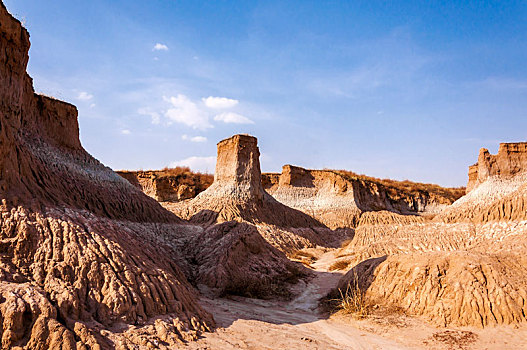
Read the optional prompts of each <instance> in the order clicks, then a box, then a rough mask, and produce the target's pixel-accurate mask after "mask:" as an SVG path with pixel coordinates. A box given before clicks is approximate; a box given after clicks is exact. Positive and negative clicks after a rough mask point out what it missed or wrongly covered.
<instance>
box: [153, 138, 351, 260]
mask: <svg viewBox="0 0 527 350" xmlns="http://www.w3.org/2000/svg"><path fill="white" fill-rule="evenodd" d="M259 156H260V151H259V149H258V146H257V140H256V138H255V137H252V136H249V135H234V136H233V137H231V138H229V139H226V140H223V141H221V142H219V143H218V160H217V164H216V172H215V175H214V183H213V184H212V185H211V186H210V187H209V188H208V189H207V190H205V191H204V192H202V193H200V194H199V195H198V196H197V197H196V198H194V199H192V200H190V201H185V202H180V203H170V204H168V203H164V204H163V205H164V206H165V207H166V208H168V209H169V210H171V211H173V212H174V213H176V214H177V215H178V216H180V217H182V218H185V219H188V220H190V221H191V222H192V223H196V224H200V225H204V226H208V225H212V224H215V223H221V222H227V221H233V220H234V221H239V222H247V223H251V224H254V225H257V226H258V230H259V231H260V233H261V234H262V236H263V237H264V238H265V239H266V240H268V241H269V242H270V243H271V244H273V245H274V246H276V247H278V248H279V249H281V250H283V251H286V252H292V251H293V250H295V249H299V248H304V247H314V246H316V245H324V246H328V245H331V244H333V245H335V244H336V242H337V241H338V240H340V239H341V238H342V237H343V236H345V235H347V234H350V232H346V231H338V232H334V231H331V230H330V229H328V228H327V227H325V226H324V225H323V224H322V223H320V222H318V221H317V220H315V219H314V218H312V217H311V216H309V215H307V214H305V213H303V212H301V211H299V210H296V209H293V208H290V207H288V206H285V205H284V204H282V203H280V202H278V201H276V200H275V199H274V198H273V197H271V196H270V195H269V194H268V193H267V192H265V191H264V189H263V186H262V181H261V179H262V175H261V171H260V160H259Z"/></svg>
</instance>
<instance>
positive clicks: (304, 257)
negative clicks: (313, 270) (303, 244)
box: [288, 250, 317, 265]
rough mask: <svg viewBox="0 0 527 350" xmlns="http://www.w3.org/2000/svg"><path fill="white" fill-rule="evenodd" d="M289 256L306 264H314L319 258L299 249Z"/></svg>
mask: <svg viewBox="0 0 527 350" xmlns="http://www.w3.org/2000/svg"><path fill="white" fill-rule="evenodd" d="M288 257H289V259H291V260H296V261H300V262H301V263H302V264H306V265H309V264H312V263H314V262H315V261H316V260H317V258H316V256H314V255H313V254H311V253H308V252H305V251H302V250H297V251H295V252H293V253H291V254H289V255H288Z"/></svg>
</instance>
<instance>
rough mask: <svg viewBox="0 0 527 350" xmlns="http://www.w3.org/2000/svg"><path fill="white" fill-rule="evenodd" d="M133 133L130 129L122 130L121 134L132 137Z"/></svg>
mask: <svg viewBox="0 0 527 350" xmlns="http://www.w3.org/2000/svg"><path fill="white" fill-rule="evenodd" d="M131 133H132V132H131V131H130V130H128V129H123V130H121V134H123V135H130V134H131Z"/></svg>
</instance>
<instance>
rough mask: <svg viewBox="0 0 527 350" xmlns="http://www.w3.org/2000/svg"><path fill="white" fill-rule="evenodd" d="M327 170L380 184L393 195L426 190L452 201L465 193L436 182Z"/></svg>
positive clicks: (353, 178) (457, 188) (346, 176)
mask: <svg viewBox="0 0 527 350" xmlns="http://www.w3.org/2000/svg"><path fill="white" fill-rule="evenodd" d="M327 170H329V169H327ZM329 171H333V172H334V173H336V174H339V175H341V176H344V177H345V178H348V179H351V180H362V181H367V182H373V183H376V184H379V185H382V186H384V187H386V188H387V190H388V193H390V194H393V195H396V194H397V191H404V192H408V193H416V192H428V193H430V194H435V195H437V196H441V197H445V198H448V199H449V200H451V201H452V202H453V201H455V200H457V199H459V198H460V197H461V196H463V195H465V187H456V188H446V187H441V186H439V185H436V184H425V183H420V182H413V181H410V180H404V181H397V180H392V179H379V178H376V177H372V176H367V175H363V174H357V173H355V172H353V171H349V170H329Z"/></svg>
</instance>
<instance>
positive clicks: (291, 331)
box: [185, 251, 527, 350]
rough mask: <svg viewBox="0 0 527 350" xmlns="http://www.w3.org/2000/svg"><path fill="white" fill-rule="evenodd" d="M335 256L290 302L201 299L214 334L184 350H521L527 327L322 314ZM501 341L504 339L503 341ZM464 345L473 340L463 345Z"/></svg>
mask: <svg viewBox="0 0 527 350" xmlns="http://www.w3.org/2000/svg"><path fill="white" fill-rule="evenodd" d="M334 261H335V251H330V252H328V253H325V254H324V255H322V256H321V257H320V258H319V259H318V260H317V261H316V262H315V263H313V264H312V265H311V267H312V269H313V271H314V273H315V276H314V277H313V278H312V279H311V280H309V281H308V282H307V283H305V282H299V283H298V285H296V286H295V289H296V292H297V293H298V296H297V297H296V298H295V299H293V300H292V301H290V302H284V301H275V300H258V299H247V298H241V297H230V298H218V299H206V298H202V300H201V304H202V306H203V307H204V308H205V309H206V310H208V311H209V312H211V313H212V314H213V315H214V318H215V320H216V322H217V324H218V329H217V330H216V331H215V332H213V333H206V334H204V335H203V338H201V339H199V340H198V341H196V342H192V343H189V344H187V345H186V346H185V348H187V349H210V350H212V349H214V350H216V349H258V350H262V349H269V350H270V349H273V350H275V349H308V350H309V349H329V350H336V349H359V350H370V349H374V350H377V349H379V350H380V349H382V350H395V349H397V350H399V349H433V350H447V349H460V350H474V349H489V350H498V349H499V350H503V349H522V348H527V340H526V339H527V327H523V326H522V327H507V326H502V327H494V328H485V329H473V328H460V329H456V328H441V329H438V328H434V327H432V326H430V325H428V324H427V323H426V322H423V320H422V319H420V318H415V317H414V318H412V317H406V316H402V315H394V314H386V315H371V316H370V317H368V319H366V320H361V321H357V320H353V319H352V318H351V317H350V316H349V315H336V316H332V317H331V318H327V316H325V315H323V314H321V313H320V312H319V310H318V308H317V306H318V300H319V299H320V298H321V297H323V296H325V295H326V294H327V293H328V292H329V291H330V290H331V289H332V288H334V287H335V286H336V285H337V282H338V280H339V279H340V277H341V276H342V275H341V274H340V273H338V272H329V271H328V269H329V266H330V265H331V264H332V263H333V262H334ZM503 335H506V336H505V337H504V336H503ZM466 339H473V340H471V341H470V342H467V341H466Z"/></svg>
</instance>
